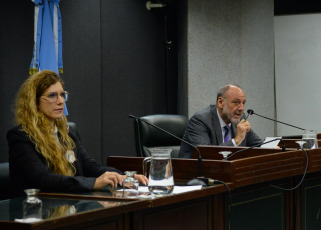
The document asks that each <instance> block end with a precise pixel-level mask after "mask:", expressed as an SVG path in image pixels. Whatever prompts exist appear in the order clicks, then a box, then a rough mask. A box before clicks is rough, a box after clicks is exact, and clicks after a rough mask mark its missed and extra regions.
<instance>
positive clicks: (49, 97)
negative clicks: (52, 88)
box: [41, 91, 69, 103]
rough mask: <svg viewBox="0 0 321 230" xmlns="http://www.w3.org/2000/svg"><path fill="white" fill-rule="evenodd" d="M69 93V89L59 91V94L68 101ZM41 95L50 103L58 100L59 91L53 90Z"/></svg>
mask: <svg viewBox="0 0 321 230" xmlns="http://www.w3.org/2000/svg"><path fill="white" fill-rule="evenodd" d="M68 95H69V93H68V92H67V91H62V92H60V93H59V96H60V97H62V99H64V101H68ZM41 97H43V98H44V99H46V100H47V101H48V102H50V103H54V102H57V100H58V93H57V92H51V93H48V94H47V95H43V96H41Z"/></svg>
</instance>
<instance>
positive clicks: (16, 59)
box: [0, 0, 34, 162]
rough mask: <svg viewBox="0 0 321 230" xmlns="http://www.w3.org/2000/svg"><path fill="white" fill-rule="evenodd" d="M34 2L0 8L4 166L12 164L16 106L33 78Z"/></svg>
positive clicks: (0, 115) (0, 138)
mask: <svg viewBox="0 0 321 230" xmlns="http://www.w3.org/2000/svg"><path fill="white" fill-rule="evenodd" d="M33 6H34V4H33V3H32V2H31V1H25V0H11V1H2V2H1V7H0V97H1V99H0V152H1V153H0V162H4V161H8V146H7V140H6V133H7V131H8V130H9V129H10V128H11V127H13V126H14V125H15V124H14V115H13V112H12V109H11V108H12V105H13V102H14V97H15V95H16V93H17V91H18V88H19V87H20V85H21V83H22V82H23V81H24V80H25V79H26V77H27V76H28V74H29V66H30V63H31V58H32V49H33V13H34V11H33V9H34V8H33Z"/></svg>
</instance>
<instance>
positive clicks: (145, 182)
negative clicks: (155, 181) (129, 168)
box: [134, 174, 148, 185]
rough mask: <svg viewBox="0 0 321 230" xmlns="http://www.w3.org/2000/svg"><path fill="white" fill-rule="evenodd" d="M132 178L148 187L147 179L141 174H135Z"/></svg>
mask: <svg viewBox="0 0 321 230" xmlns="http://www.w3.org/2000/svg"><path fill="white" fill-rule="evenodd" d="M134 178H135V179H136V180H138V181H139V182H140V183H142V184H144V185H148V179H147V177H145V176H144V175H142V174H135V176H134Z"/></svg>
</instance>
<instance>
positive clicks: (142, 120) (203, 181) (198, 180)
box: [128, 114, 214, 185]
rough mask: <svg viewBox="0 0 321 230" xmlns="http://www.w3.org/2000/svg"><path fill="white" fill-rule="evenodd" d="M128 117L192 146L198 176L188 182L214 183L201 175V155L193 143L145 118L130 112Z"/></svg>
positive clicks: (194, 183)
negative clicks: (195, 157)
mask: <svg viewBox="0 0 321 230" xmlns="http://www.w3.org/2000/svg"><path fill="white" fill-rule="evenodd" d="M128 117H130V118H134V119H137V120H139V121H141V122H144V123H146V124H148V125H150V126H152V127H154V128H156V129H158V130H160V131H162V132H164V133H166V134H168V135H170V136H172V137H174V138H176V139H177V140H180V141H181V142H184V143H185V144H187V145H189V146H191V147H193V148H194V149H195V150H196V151H197V153H198V177H197V178H196V179H193V180H192V181H191V183H190V184H193V185H196V184H199V185H209V184H214V181H211V179H209V178H205V177H203V166H202V155H201V153H200V151H199V149H198V148H197V147H196V146H195V145H192V144H191V143H189V142H187V141H185V140H183V139H182V138H179V137H177V136H175V135H174V134H172V133H170V132H168V131H166V130H164V129H162V128H160V127H158V126H156V125H154V124H152V123H150V122H148V121H146V120H144V119H142V118H140V117H136V116H134V115H131V114H129V115H128ZM188 184H189V183H188Z"/></svg>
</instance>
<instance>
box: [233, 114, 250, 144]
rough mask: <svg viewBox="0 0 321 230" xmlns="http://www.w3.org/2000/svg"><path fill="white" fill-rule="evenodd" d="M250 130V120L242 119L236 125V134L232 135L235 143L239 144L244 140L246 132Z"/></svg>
mask: <svg viewBox="0 0 321 230" xmlns="http://www.w3.org/2000/svg"><path fill="white" fill-rule="evenodd" d="M250 130H251V125H250V122H248V121H247V120H244V119H242V120H241V121H240V123H239V124H238V125H237V131H236V136H235V137H234V141H235V143H236V144H237V145H239V144H241V142H242V141H244V139H245V136H246V133H247V132H248V131H250Z"/></svg>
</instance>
